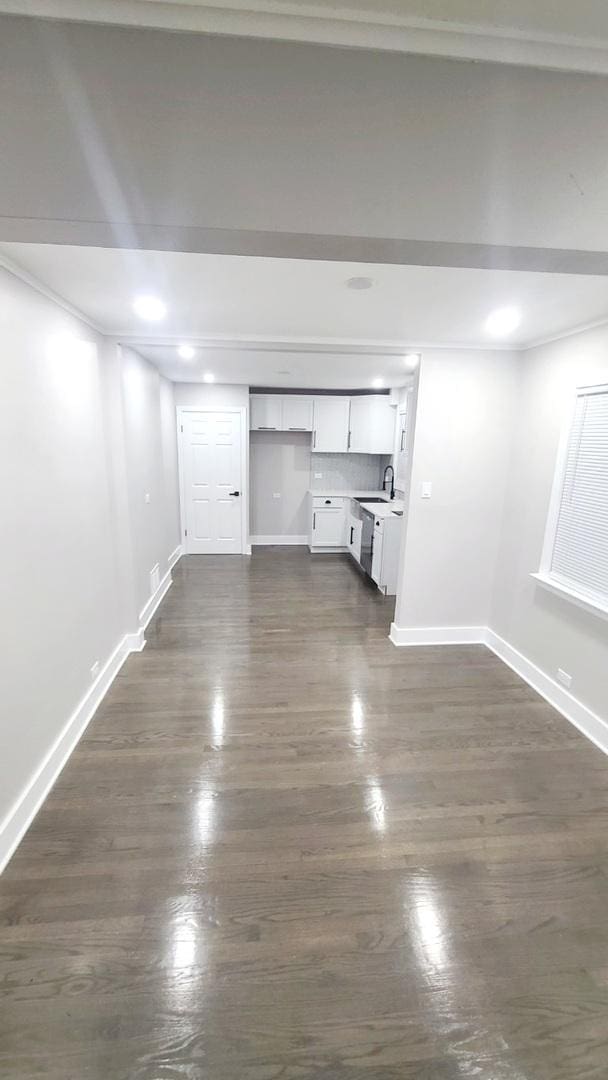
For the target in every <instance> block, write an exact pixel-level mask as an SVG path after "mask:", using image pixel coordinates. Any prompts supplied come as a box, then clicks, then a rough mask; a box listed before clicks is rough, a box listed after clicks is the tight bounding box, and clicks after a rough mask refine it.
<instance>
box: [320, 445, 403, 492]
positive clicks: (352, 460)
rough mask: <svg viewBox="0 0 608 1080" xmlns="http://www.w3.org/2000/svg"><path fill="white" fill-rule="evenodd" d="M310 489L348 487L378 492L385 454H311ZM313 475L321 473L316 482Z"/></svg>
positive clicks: (386, 458)
mask: <svg viewBox="0 0 608 1080" xmlns="http://www.w3.org/2000/svg"><path fill="white" fill-rule="evenodd" d="M311 458H312V460H311V465H310V486H311V488H320V489H322V490H323V489H324V490H327V491H331V490H332V489H335V490H336V491H338V490H339V489H341V488H352V489H353V491H379V490H380V485H381V483H382V474H383V472H384V469H385V466H386V465H390V463H391V459H390V456H389V455H383V456H381V455H379V454H312V455H311ZM315 473H321V478H320V479H318V478H317V477H316V476H315Z"/></svg>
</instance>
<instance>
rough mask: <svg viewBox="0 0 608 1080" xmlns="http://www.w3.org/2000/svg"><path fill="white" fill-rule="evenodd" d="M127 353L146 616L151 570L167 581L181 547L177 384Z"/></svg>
mask: <svg viewBox="0 0 608 1080" xmlns="http://www.w3.org/2000/svg"><path fill="white" fill-rule="evenodd" d="M121 351H122V380H123V408H124V419H125V449H126V460H127V480H128V489H129V509H130V518H131V535H132V542H133V547H134V552H135V560H134V566H135V590H136V592H135V595H136V603H137V610H138V612H141V611H142V610H143V608H144V607H145V605H146V603H147V602H148V601H149V599H150V597H151V595H152V591H153V590H152V589H151V585H150V572H151V570H152V569H153V568H154V567H155V566H156V565H157V564H158V566H159V570H160V577H161V579H162V578H163V577H164V576H165V574H166V573H167V572H168V569H169V565H168V560H169V557H170V556H171V554H172V552H173V551H174V550H175V548H176V547H177V545H178V544H179V537H180V530H179V510H178V502H177V487H176V480H175V472H174V469H175V465H176V449H175V448H176V445H177V443H176V435H175V407H174V405H173V392H172V387H171V384H170V383H167V382H166V380H165V379H163V378H162V377H161V376H160V375H159V373H158V371H157V370H156V368H154V367H152V365H151V364H149V363H148V361H147V360H144V359H142V357H141V356H139V355H138V354H137V353H136V352H134V351H133V350H132V349H127V348H122V350H121ZM165 455H166V460H165ZM171 474H172V475H173V477H174V479H173V482H172V483H170V482H169V480H168V477H169V476H170V475H171ZM147 499H149V501H147Z"/></svg>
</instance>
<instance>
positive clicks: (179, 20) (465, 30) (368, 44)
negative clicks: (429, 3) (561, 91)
mask: <svg viewBox="0 0 608 1080" xmlns="http://www.w3.org/2000/svg"><path fill="white" fill-rule="evenodd" d="M0 12H4V13H5V14H12V15H27V16H33V17H36V18H45V19H63V20H69V21H76V22H88V23H109V24H112V25H119V26H128V27H148V28H153V29H160V30H174V31H175V30H177V31H182V32H190V33H206V34H225V35H232V36H238V37H255V38H271V39H273V38H274V39H278V40H282V41H299V42H308V43H311V44H320V45H333V46H343V47H344V46H346V47H350V48H362V49H377V50H383V51H390V52H403V53H417V54H422V55H426V56H437V57H444V58H450V59H458V60H475V61H486V62H489V63H499V64H515V65H519V66H525V67H536V68H548V69H551V70H557V71H570V72H585V73H588V74H595V75H606V74H608V41H604V40H597V39H595V38H584V37H583V38H581V37H577V36H572V35H561V34H560V35H556V34H541V33H534V34H533V33H527V32H524V31H519V30H516V29H510V28H509V29H505V28H495V27H487V26H480V25H476V24H472V23H471V24H467V23H458V22H450V21H444V20H440V19H426V18H416V17H413V16H401V17H400V16H397V15H392V14H391V15H383V14H379V13H376V12H373V13H372V12H365V11H360V10H359V11H353V10H350V9H349V8H348V7H345V8H337V9H335V10H333V11H331V12H329V11H325V10H324V9H321V8H319V7H318V6H315V5H314V4H300V3H298V4H296V3H282V2H277V0H275V2H273V0H266V2H263V0H247V2H246V3H245V2H241V3H239V0H216V3H215V4H207V3H205V2H204V0H0Z"/></svg>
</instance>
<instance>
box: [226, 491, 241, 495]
mask: <svg viewBox="0 0 608 1080" xmlns="http://www.w3.org/2000/svg"><path fill="white" fill-rule="evenodd" d="M228 494H229V495H240V494H241V493H240V491H229V492H228Z"/></svg>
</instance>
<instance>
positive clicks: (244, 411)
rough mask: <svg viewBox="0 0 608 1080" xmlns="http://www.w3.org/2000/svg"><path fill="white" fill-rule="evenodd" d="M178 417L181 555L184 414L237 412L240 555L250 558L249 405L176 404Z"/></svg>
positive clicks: (184, 541) (184, 543) (184, 547)
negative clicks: (239, 479)
mask: <svg viewBox="0 0 608 1080" xmlns="http://www.w3.org/2000/svg"><path fill="white" fill-rule="evenodd" d="M175 411H176V416H177V464H178V472H179V520H180V528H181V533H182V554H183V555H187V554H188V542H187V537H186V501H185V497H184V448H183V438H182V436H183V431H182V426H183V425H182V417H183V416H184V415H185V413H191V412H198V413H200V412H211V413H222V412H227V413H238V414H239V416H240V417H241V486H240V492H241V550H240V551H239V552H236V554H238V555H251V544H250V541H249V539H248V527H247V523H248V521H249V463H248V459H247V454H248V451H249V438H248V435H249V419H248V412H249V410H248V406H247V405H226V406H222V405H176V407H175Z"/></svg>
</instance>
